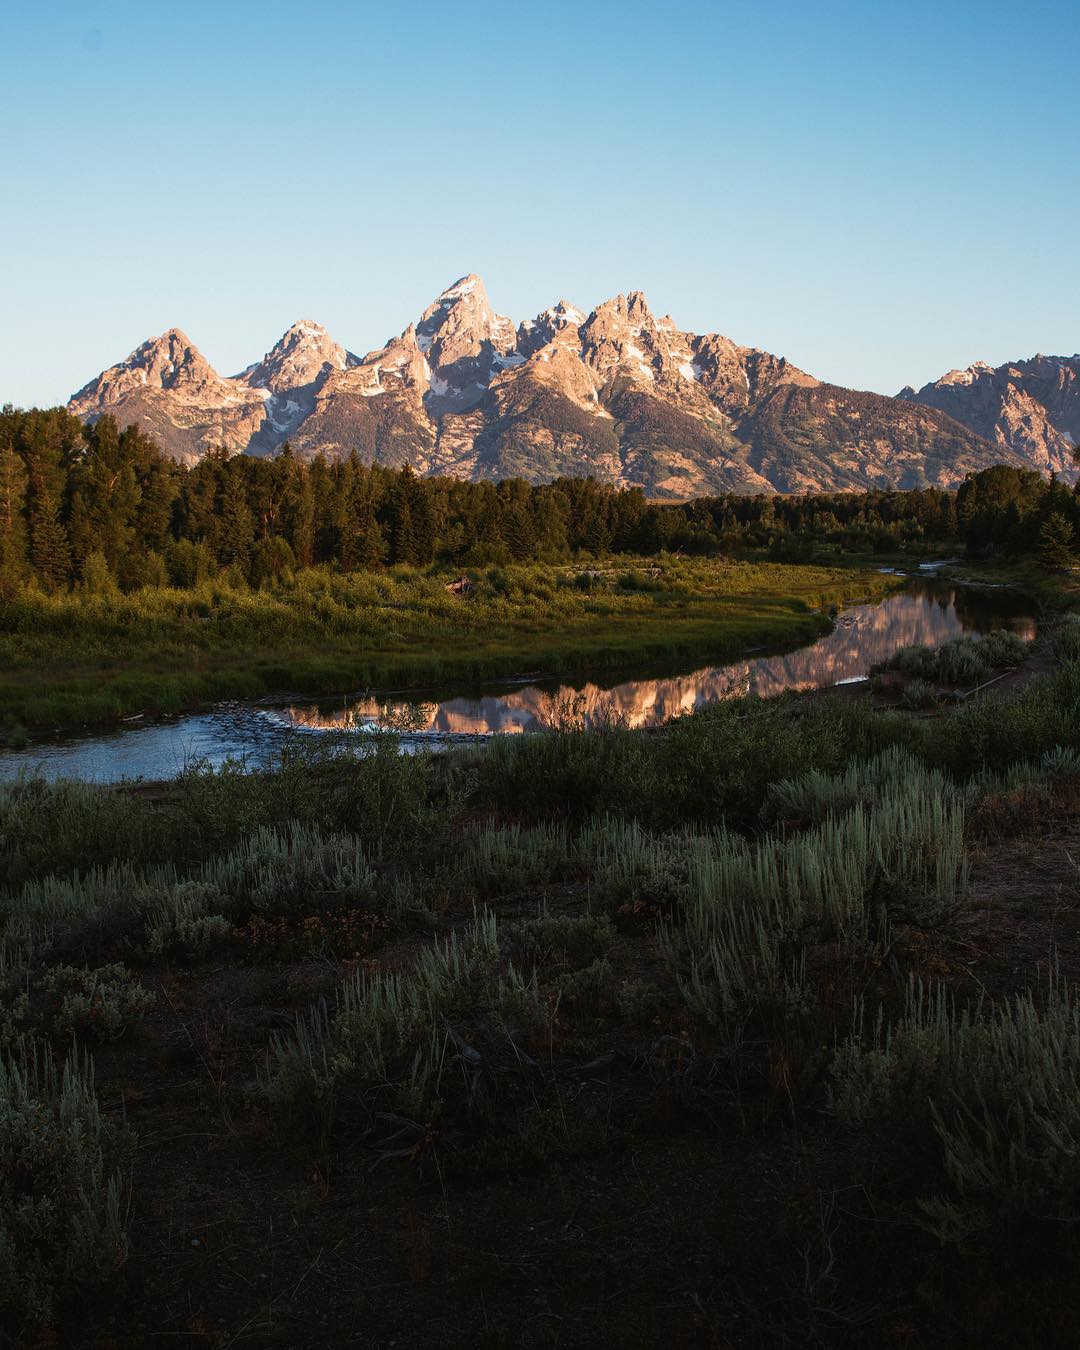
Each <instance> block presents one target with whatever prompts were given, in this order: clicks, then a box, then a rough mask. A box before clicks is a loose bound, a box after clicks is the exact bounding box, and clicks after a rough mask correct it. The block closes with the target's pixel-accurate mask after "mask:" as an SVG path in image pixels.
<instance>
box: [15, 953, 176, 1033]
mask: <svg viewBox="0 0 1080 1350" xmlns="http://www.w3.org/2000/svg"><path fill="white" fill-rule="evenodd" d="M40 987H41V990H42V992H43V993H44V994H46V995H47V997H48V998H49V1000H50V1003H51V1011H50V1015H49V1025H50V1029H51V1030H52V1032H53V1034H54V1035H56V1036H70V1035H71V1034H72V1033H73V1032H81V1033H85V1034H88V1035H92V1036H96V1037H97V1038H98V1039H100V1040H114V1039H115V1038H116V1037H117V1036H121V1035H123V1033H124V1032H125V1031H126V1030H127V1028H128V1027H129V1026H130V1025H131V1023H132V1022H134V1021H136V1020H137V1018H138V1017H139V1015H140V1013H143V1012H145V1011H146V1009H147V1008H149V1007H150V1006H151V1004H152V1003H153V1001H154V997H153V995H152V994H151V993H150V992H149V990H147V989H144V988H143V987H142V985H141V984H140V983H139V982H138V980H136V978H135V977H134V975H132V974H131V972H130V971H128V970H126V969H125V968H124V967H123V966H122V965H120V964H118V963H115V964H113V965H109V966H100V967H98V969H96V970H87V969H79V968H77V967H75V966H54V967H53V968H52V969H51V970H50V971H49V972H48V974H47V975H46V976H45V978H44V979H43V980H42V981H41V986H40Z"/></svg>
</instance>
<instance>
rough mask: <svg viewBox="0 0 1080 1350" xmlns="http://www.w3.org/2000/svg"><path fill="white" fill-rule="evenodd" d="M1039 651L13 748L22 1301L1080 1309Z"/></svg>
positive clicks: (1059, 740) (564, 1335)
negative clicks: (1003, 661)
mask: <svg viewBox="0 0 1080 1350" xmlns="http://www.w3.org/2000/svg"><path fill="white" fill-rule="evenodd" d="M995 643H996V644H997V646H1000V645H1001V644H1000V641H999V640H997V639H990V640H988V641H987V642H986V650H985V651H983V652H982V653H981V654H980V653H979V650H978V645H977V643H976V646H975V654H976V655H977V656H980V659H981V660H983V662H984V663H985V664H987V665H992V662H993V661H994V660H996V659H999V658H1000V655H1001V654H1000V652H998V651H997V650H996V647H995ZM1016 655H1017V653H1013V656H1016ZM1047 656H1048V669H1047V670H1046V673H1044V674H1042V675H1039V676H1038V677H1037V678H1035V679H1032V680H1031V681H1030V682H1029V683H1027V684H1026V685H1025V686H1024V687H1023V688H1022V689H1020V690H1019V691H1018V692H1015V693H1013V694H1012V695H1011V696H1010V697H1009V698H1007V699H1002V700H995V699H993V698H990V697H979V698H974V699H971V700H969V701H968V702H966V703H965V704H964V706H962V707H960V708H958V709H956V710H953V711H948V712H944V711H942V712H940V713H938V714H936V715H934V716H931V717H924V716H921V715H920V716H911V715H908V714H905V713H904V712H902V711H896V712H880V711H879V712H875V711H873V709H872V707H871V706H870V704H869V702H868V701H865V700H864V701H857V700H847V699H843V698H840V697H836V696H828V695H827V696H814V697H798V696H786V697H782V698H779V699H775V700H768V701H763V700H756V699H742V700H733V701H731V702H729V703H725V704H722V705H719V706H717V707H714V708H711V709H709V710H708V711H705V712H701V713H697V714H695V715H693V716H689V717H685V718H682V719H679V720H676V721H675V722H673V723H670V724H668V725H667V726H666V727H665V728H663V729H662V730H660V731H659V732H655V733H650V734H644V733H641V732H635V731H630V730H626V729H622V728H619V727H616V726H611V727H603V728H599V729H596V730H590V731H583V730H575V729H573V728H571V727H567V728H563V729H555V730H551V731H548V732H544V733H541V734H537V735H535V736H530V737H516V738H510V737H508V738H504V739H501V740H496V741H495V742H494V743H492V744H491V745H490V746H488V747H487V748H485V749H460V750H455V751H453V752H451V753H447V754H444V755H417V756H402V755H400V754H399V753H398V747H397V743H396V740H395V737H394V736H393V734H392V733H384V734H376V735H373V736H372V737H371V740H370V745H369V747H368V752H367V753H366V754H365V755H364V756H363V757H359V758H358V757H356V756H355V755H352V754H347V753H344V751H341V750H339V749H338V748H336V747H334V746H333V745H332V744H331V745H329V746H322V747H320V748H317V749H314V750H313V749H311V748H306V747H301V748H298V749H290V751H289V752H288V755H287V756H286V758H284V759H283V760H282V762H281V763H280V764H279V765H278V766H277V767H276V768H275V769H274V771H272V772H269V773H264V774H258V775H246V774H243V773H241V772H239V771H238V769H236V768H233V767H229V766H227V767H226V768H224V769H221V770H216V771H215V770H210V769H209V768H207V767H205V766H199V765H197V764H194V765H192V766H190V767H189V769H188V770H187V771H185V773H184V774H182V775H181V776H180V777H179V778H178V779H177V780H176V781H175V782H173V783H171V784H169V785H167V786H166V787H165V788H163V789H162V788H158V789H156V790H155V791H154V792H153V793H149V792H146V791H143V790H141V789H139V788H138V787H135V788H131V789H127V790H115V789H107V788H100V787H92V786H89V785H85V784H77V783H67V784H64V783H60V784H56V785H51V786H50V785H46V784H44V783H41V782H38V781H32V780H28V781H23V782H19V783H15V784H8V785H4V786H3V787H0V876H2V878H3V881H2V883H0V974H2V981H3V983H2V992H0V1041H2V1042H3V1046H4V1049H3V1054H2V1055H0V1163H2V1166H0V1177H2V1178H3V1180H2V1181H0V1233H2V1234H3V1235H4V1245H5V1254H6V1259H5V1263H4V1269H3V1274H2V1275H0V1307H2V1308H3V1315H4V1317H5V1318H6V1323H5V1325H6V1326H7V1327H8V1329H9V1334H10V1335H11V1336H12V1338H13V1339H14V1340H15V1341H16V1342H18V1343H26V1342H27V1340H28V1339H30V1338H32V1337H34V1336H40V1335H42V1334H44V1333H43V1330H42V1329H43V1328H52V1332H51V1334H52V1335H53V1336H54V1337H58V1338H59V1339H60V1342H61V1343H64V1344H72V1345H81V1344H87V1345H89V1344H101V1343H108V1341H109V1340H110V1338H112V1339H115V1338H116V1336H117V1335H118V1334H121V1333H122V1334H123V1335H124V1336H126V1337H127V1338H128V1340H129V1341H130V1340H131V1339H132V1338H143V1339H150V1338H152V1337H157V1336H160V1335H162V1334H168V1335H176V1334H182V1335H184V1336H185V1337H186V1338H188V1339H191V1340H192V1341H193V1342H194V1343H195V1344H206V1345H217V1346H224V1345H229V1344H235V1343H241V1344H242V1343H244V1341H245V1340H246V1341H250V1342H251V1343H255V1344H268V1343H277V1342H282V1343H288V1344H326V1343H330V1342H334V1343H342V1342H347V1341H349V1340H350V1339H351V1340H361V1341H363V1342H364V1343H372V1344H381V1343H386V1342H388V1341H389V1340H390V1339H394V1338H397V1339H398V1341H399V1343H408V1344H416V1345H429V1344H430V1345H436V1344H443V1345H445V1344H474V1345H500V1344H507V1343H515V1344H536V1345H548V1344H552V1345H554V1344H589V1343H596V1342H597V1340H599V1339H602V1340H603V1341H604V1342H605V1343H607V1344H612V1345H636V1344H643V1343H644V1344H651V1343H656V1342H657V1341H658V1340H660V1339H665V1340H666V1341H668V1342H669V1343H671V1344H679V1345H681V1344H686V1345H696V1344H712V1343H715V1344H723V1343H732V1342H734V1343H738V1344H743V1345H761V1346H766V1345H807V1344H820V1345H868V1346H869V1345H874V1346H896V1347H900V1346H904V1347H910V1346H930V1345H934V1346H961V1345H972V1344H980V1345H1001V1346H1005V1345H1018V1344H1025V1345H1026V1344H1036V1343H1038V1344H1044V1345H1057V1344H1066V1343H1068V1339H1067V1338H1068V1335H1069V1333H1070V1329H1071V1328H1072V1327H1073V1326H1074V1325H1075V1322H1074V1320H1073V1319H1074V1317H1075V1312H1076V1309H1075V1306H1074V1305H1075V1295H1074V1294H1073V1292H1072V1291H1073V1290H1074V1289H1075V1288H1076V1276H1077V1274H1078V1265H1077V1263H1078V1259H1080V1249H1078V1248H1077V1245H1076V1240H1075V1235H1074V1233H1073V1227H1074V1224H1075V1215H1076V1213H1077V1210H1078V1204H1080V1168H1078V1166H1077V1163H1076V1157H1077V1150H1076V1146H1075V1141H1076V1140H1077V1138H1078V1137H1080V1095H1078V1093H1077V1082H1078V1081H1080V1020H1078V1018H1080V1013H1078V1010H1077V1004H1076V1002H1075V995H1074V984H1075V981H1076V980H1077V979H1078V978H1080V943H1078V941H1077V938H1076V933H1077V931H1078V926H1077V913H1078V910H1080V872H1078V870H1077V864H1076V859H1077V858H1078V857H1080V835H1078V833H1077V819H1078V813H1077V807H1078V805H1080V620H1077V619H1074V618H1063V619H1061V620H1060V621H1059V622H1058V623H1057V624H1056V626H1055V628H1054V632H1053V636H1052V649H1051V650H1050V651H1049V652H1048V653H1047ZM905 659H906V660H907V661H908V662H909V663H910V664H911V665H912V667H913V668H916V667H918V660H919V658H918V657H917V656H909V657H907V658H905ZM926 659H929V658H926ZM965 659H968V658H965ZM919 668H921V667H919ZM1051 1291H1053V1292H1052V1293H1051ZM523 1308H525V1309H526V1310H527V1317H525V1319H524V1321H523V1313H522V1309H523ZM523 1326H524V1327H525V1331H524V1332H523V1330H522V1328H523ZM523 1336H524V1339H523ZM20 1338H22V1340H21V1341H20Z"/></svg>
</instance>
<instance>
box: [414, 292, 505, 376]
mask: <svg viewBox="0 0 1080 1350" xmlns="http://www.w3.org/2000/svg"><path fill="white" fill-rule="evenodd" d="M416 335H417V341H418V343H419V345H420V350H421V351H423V352H424V353H425V354H427V355H428V359H429V360H430V359H432V357H434V359H435V361H437V362H439V363H440V364H441V363H443V362H444V361H446V360H456V359H459V358H460V357H461V356H466V355H471V356H475V355H478V354H479V353H480V351H481V350H482V347H483V344H484V343H485V342H490V343H492V344H493V345H496V346H500V347H501V348H506V347H507V346H509V347H512V346H513V345H514V325H513V324H512V323H511V322H510V320H509V319H508V318H506V316H505V315H502V314H496V313H495V312H494V310H493V309H492V308H491V304H490V302H489V301H488V297H487V291H486V290H485V289H484V283H483V282H482V281H481V280H480V278H479V277H478V276H476V275H475V273H472V272H470V273H469V275H468V276H467V277H462V278H461V279H460V280H459V281H455V282H454V284H453V285H452V286H450V287H448V288H447V289H446V290H445V291H443V293H442V294H441V295H440V296H438V297H437V298H436V299H435V300H434V301H432V303H431V304H430V305H429V306H428V307H427V309H425V310H424V312H423V314H421V316H420V321H419V322H418V323H417V325H416Z"/></svg>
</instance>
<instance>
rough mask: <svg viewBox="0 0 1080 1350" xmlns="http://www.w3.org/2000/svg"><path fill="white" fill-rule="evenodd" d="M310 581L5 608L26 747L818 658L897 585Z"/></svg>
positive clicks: (672, 561)
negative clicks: (274, 699) (240, 713)
mask: <svg viewBox="0 0 1080 1350" xmlns="http://www.w3.org/2000/svg"><path fill="white" fill-rule="evenodd" d="M461 575H462V573H461V572H460V571H459V570H454V571H448V570H447V569H446V568H445V567H443V568H437V567H432V568H429V569H420V570H418V569H414V568H411V567H398V568H392V569H389V570H387V571H384V572H354V573H342V572H338V571H335V570H332V569H330V568H311V569H308V570H303V571H300V572H298V573H296V574H295V575H293V574H289V575H288V576H287V577H283V578H281V579H279V580H278V581H276V582H273V583H270V582H267V583H266V585H265V586H264V587H263V588H262V589H252V588H251V587H250V586H249V585H248V583H247V582H246V581H245V580H243V579H242V578H240V577H238V576H233V575H230V574H229V573H228V572H225V573H223V574H221V575H220V576H219V577H218V578H217V579H215V580H213V581H203V582H199V583H197V584H195V585H193V586H192V587H191V588H190V589H174V588H169V587H152V586H145V587H141V588H139V589H136V590H133V591H130V592H126V593H125V592H121V591H120V590H119V589H118V588H117V587H116V586H115V585H112V584H111V583H109V582H108V580H107V578H106V580H105V582H104V584H103V585H102V586H100V587H99V588H96V589H95V588H93V587H90V586H86V585H84V586H80V587H77V588H76V589H75V590H72V591H68V590H59V591H56V592H53V593H47V592H46V591H44V590H42V589H41V588H40V587H37V586H36V585H30V586H20V587H17V588H12V589H11V590H10V591H9V592H8V593H7V594H5V595H4V596H3V597H0V729H4V728H6V734H7V736H8V737H9V738H11V739H15V738H16V737H20V738H21V737H23V736H25V734H26V733H28V732H30V733H33V732H37V731H40V730H49V729H54V728H66V727H73V726H81V725H86V724H91V723H94V722H101V721H106V720H108V719H110V718H116V717H122V716H126V715H132V714H135V713H147V714H153V713H160V712H176V711H178V710H180V709H181V708H187V707H191V706H193V705H197V704H199V703H203V702H208V701H211V700H215V699H220V698H239V697H243V698H253V697H258V696H260V695H264V694H267V693H271V692H294V691H300V692H302V693H304V694H332V693H348V692H356V691H361V690H365V689H369V688H376V689H389V688H395V689H400V688H403V687H409V686H411V687H430V686H432V685H434V684H437V683H445V682H449V681H457V680H477V679H488V678H492V677H495V676H502V675H509V674H518V673H522V672H529V673H543V674H558V673H570V672H578V671H585V670H591V669H598V668H602V667H605V666H606V667H616V666H627V665H630V664H634V663H638V664H640V663H646V662H649V661H654V660H658V659H663V660H664V661H665V662H670V661H677V660H682V659H686V660H688V661H693V660H699V659H707V658H711V657H717V658H720V657H724V656H734V655H738V654H740V653H742V652H744V651H746V650H747V649H749V648H754V647H770V648H776V647H779V646H783V645H785V644H788V643H792V644H796V643H801V642H807V641H810V640H811V639H813V638H814V637H816V636H818V635H819V634H820V633H822V632H825V631H826V630H827V629H828V626H829V619H828V615H827V612H826V611H827V610H828V608H830V607H833V606H836V607H839V606H842V605H843V604H844V603H845V602H847V601H849V600H854V599H865V598H872V597H877V596H880V595H882V594H884V593H885V591H887V590H888V589H890V588H891V587H894V586H896V585H897V584H899V583H898V581H897V579H896V578H889V577H885V576H882V575H881V574H879V573H877V572H875V571H873V570H871V569H869V568H861V567H814V566H785V565H782V564H772V563H750V562H731V561H721V560H715V559H710V560H692V559H686V558H678V557H673V556H670V555H660V556H658V557H657V558H655V559H650V560H649V563H648V565H643V563H642V560H641V559H640V558H626V559H620V558H613V559H609V560H607V561H606V562H605V563H604V564H603V565H602V566H598V565H595V564H591V563H590V564H581V565H577V566H563V565H556V564H528V565H521V566H506V567H490V568H486V569H470V570H468V571H467V573H465V575H467V576H468V577H469V581H470V587H471V589H470V591H469V593H468V594H467V595H463V596H459V595H457V594H454V593H452V592H451V591H449V590H448V589H447V586H448V584H450V583H452V582H454V581H455V580H456V579H458V578H459V577H460V576H461Z"/></svg>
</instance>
